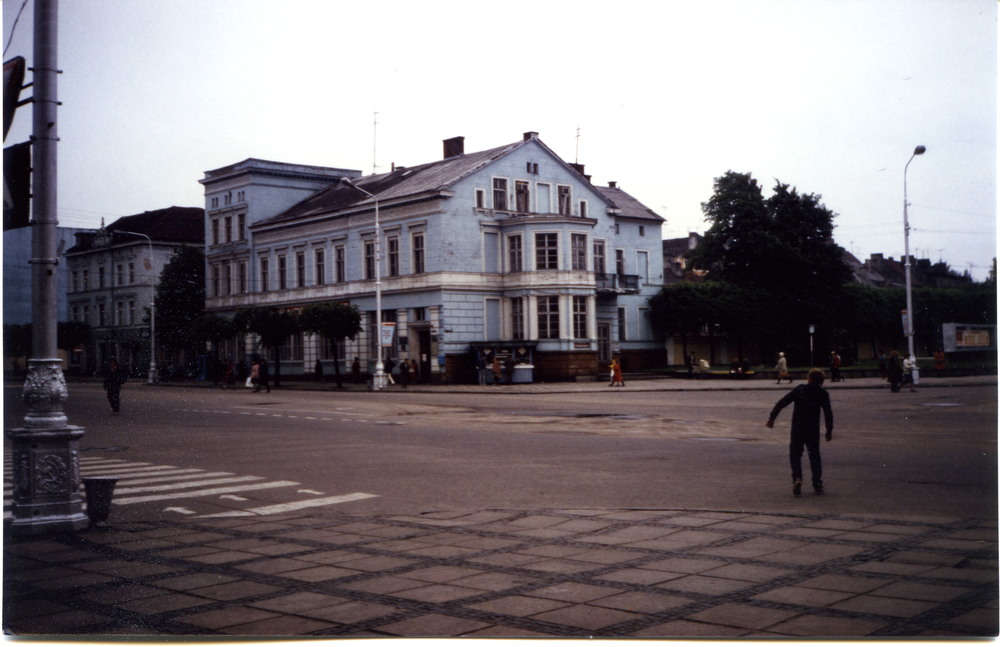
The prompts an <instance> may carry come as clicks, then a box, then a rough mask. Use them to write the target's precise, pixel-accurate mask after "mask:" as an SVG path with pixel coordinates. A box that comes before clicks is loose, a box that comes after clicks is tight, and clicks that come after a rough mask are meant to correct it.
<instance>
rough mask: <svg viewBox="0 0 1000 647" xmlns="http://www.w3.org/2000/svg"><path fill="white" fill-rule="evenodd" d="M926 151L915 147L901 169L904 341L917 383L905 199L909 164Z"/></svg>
mask: <svg viewBox="0 0 1000 647" xmlns="http://www.w3.org/2000/svg"><path fill="white" fill-rule="evenodd" d="M925 150H927V149H926V148H924V147H923V146H917V147H916V148H915V149H914V150H913V155H911V156H910V159H909V161H907V162H906V166H905V167H903V254H904V259H905V262H904V263H903V268H904V270H905V272H906V339H907V348H908V351H909V357H910V358H911V360H910V361H911V362H913V382H914V383H917V382H918V381H919V379H920V378H919V372H918V371H917V362H916V359H917V355H916V353H915V352H914V341H913V319H914V314H916V313H914V312H913V287H912V284H911V280H910V220H909V215H908V213H907V210H908V207H909V203H908V201H907V199H906V172H907V171H908V170H909V169H910V162H912V161H913V158H914V157H916V156H917V155H923V154H924V151H925Z"/></svg>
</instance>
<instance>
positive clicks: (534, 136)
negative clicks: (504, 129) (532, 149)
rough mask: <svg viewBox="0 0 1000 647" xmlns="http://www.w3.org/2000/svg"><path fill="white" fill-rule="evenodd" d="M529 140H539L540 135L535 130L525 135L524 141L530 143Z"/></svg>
mask: <svg viewBox="0 0 1000 647" xmlns="http://www.w3.org/2000/svg"><path fill="white" fill-rule="evenodd" d="M529 139H538V133H536V132H535V131H533V130H529V131H528V132H526V133H524V141H528V140H529Z"/></svg>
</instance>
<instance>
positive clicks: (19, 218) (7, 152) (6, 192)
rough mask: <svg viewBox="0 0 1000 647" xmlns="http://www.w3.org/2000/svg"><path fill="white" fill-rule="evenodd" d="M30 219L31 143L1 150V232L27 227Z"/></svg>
mask: <svg viewBox="0 0 1000 647" xmlns="http://www.w3.org/2000/svg"><path fill="white" fill-rule="evenodd" d="M30 218H31V142H24V143H23V144H15V145H13V146H8V147H7V148H5V149H3V230H4V231H7V230H8V229H18V228H20V227H27V226H28V225H29V224H31V223H30Z"/></svg>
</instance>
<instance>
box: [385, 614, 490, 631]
mask: <svg viewBox="0 0 1000 647" xmlns="http://www.w3.org/2000/svg"><path fill="white" fill-rule="evenodd" d="M489 626H490V623H488V622H480V621H478V620H469V619H466V618H454V617H452V616H445V615H441V614H438V613H429V614H427V615H423V616H418V617H416V618H409V619H407V620H401V621H399V622H393V623H390V624H387V625H380V626H379V627H378V630H379V631H384V632H386V633H389V634H393V635H396V636H465V635H467V634H469V633H471V632H473V631H477V630H479V629H485V628H486V627H489Z"/></svg>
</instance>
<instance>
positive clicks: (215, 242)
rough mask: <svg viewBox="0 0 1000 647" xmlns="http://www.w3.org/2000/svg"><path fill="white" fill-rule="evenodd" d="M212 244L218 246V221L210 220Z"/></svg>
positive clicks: (216, 219)
mask: <svg viewBox="0 0 1000 647" xmlns="http://www.w3.org/2000/svg"><path fill="white" fill-rule="evenodd" d="M212 244H213V245H218V244H219V219H218V218H212Z"/></svg>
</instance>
